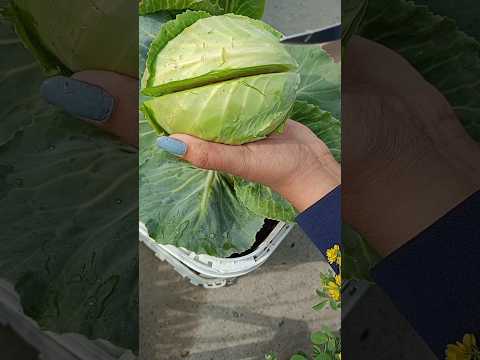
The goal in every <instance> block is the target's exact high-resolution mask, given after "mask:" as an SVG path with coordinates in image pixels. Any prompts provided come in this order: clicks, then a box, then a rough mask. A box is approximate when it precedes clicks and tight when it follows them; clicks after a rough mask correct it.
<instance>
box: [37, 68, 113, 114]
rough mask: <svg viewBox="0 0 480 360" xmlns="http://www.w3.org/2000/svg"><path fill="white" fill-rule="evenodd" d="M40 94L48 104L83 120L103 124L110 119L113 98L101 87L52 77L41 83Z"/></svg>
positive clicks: (65, 78) (67, 78) (60, 77)
mask: <svg viewBox="0 0 480 360" xmlns="http://www.w3.org/2000/svg"><path fill="white" fill-rule="evenodd" d="M40 93H41V95H42V96H43V98H44V99H45V100H47V101H48V102H49V103H50V104H53V105H57V106H59V107H61V108H62V109H63V110H64V111H66V112H67V113H69V114H71V115H73V116H76V117H79V118H84V119H89V120H93V121H97V122H104V121H107V120H108V119H110V117H111V115H112V111H113V106H114V99H113V97H112V96H111V95H110V94H108V93H107V92H106V91H105V90H103V89H102V88H101V87H99V86H96V85H92V84H88V83H85V82H83V81H80V80H76V79H72V78H69V77H65V76H54V77H51V78H49V79H47V80H45V81H44V82H43V83H42V86H41V88H40Z"/></svg>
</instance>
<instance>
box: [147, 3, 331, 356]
mask: <svg viewBox="0 0 480 360" xmlns="http://www.w3.org/2000/svg"><path fill="white" fill-rule="evenodd" d="M264 20H265V21H267V22H269V23H270V24H272V25H274V26H275V27H276V28H278V29H279V30H280V31H283V32H284V33H286V34H291V33H295V32H302V31H305V30H307V29H312V28H318V27H322V26H326V25H330V24H332V23H334V22H337V21H339V20H340V0H303V1H295V2H294V1H291V0H267V8H266V13H265V17H264ZM326 269H328V264H327V263H326V262H325V261H324V259H323V258H322V257H321V255H320V253H319V252H318V250H317V249H316V248H315V247H314V246H313V245H312V243H311V242H310V240H308V238H306V236H305V235H304V234H303V233H302V232H301V230H299V229H294V230H293V231H292V233H291V234H290V235H289V236H288V237H287V238H286V239H285V240H284V242H283V243H282V244H281V246H280V247H279V248H278V249H277V250H276V252H275V253H274V254H273V255H272V257H271V258H270V259H269V260H268V261H267V263H266V264H264V265H263V266H262V267H261V268H260V269H259V270H257V271H255V272H254V273H251V274H249V275H248V276H246V277H243V278H241V279H240V280H239V281H238V282H237V283H236V284H235V285H233V286H230V287H227V288H221V289H215V290H206V289H203V288H198V287H194V286H192V285H191V284H190V283H188V282H187V281H186V280H184V279H182V278H181V277H180V276H179V275H178V274H177V273H176V272H175V271H174V270H172V268H171V267H170V266H169V265H168V264H167V263H162V262H160V261H159V260H158V259H157V258H155V257H154V256H153V254H152V253H151V251H150V250H149V249H147V248H146V247H145V246H144V245H140V358H141V359H145V360H163V359H169V360H175V359H187V360H247V359H249V360H250V359H252V360H253V359H258V360H260V359H263V358H264V355H265V354H266V353H268V352H269V351H275V352H276V353H277V354H278V355H279V358H280V360H284V359H288V358H289V357H290V356H291V355H292V354H294V353H295V352H296V351H299V350H304V351H309V350H310V341H309V335H310V332H311V331H313V330H318V329H320V328H322V326H324V325H331V326H332V327H338V325H339V322H340V313H339V312H333V311H325V312H322V313H318V312H315V311H314V310H312V306H313V305H314V304H315V301H316V295H315V289H316V288H318V287H319V275H320V272H322V271H325V270H326Z"/></svg>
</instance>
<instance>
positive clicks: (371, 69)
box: [342, 37, 480, 255]
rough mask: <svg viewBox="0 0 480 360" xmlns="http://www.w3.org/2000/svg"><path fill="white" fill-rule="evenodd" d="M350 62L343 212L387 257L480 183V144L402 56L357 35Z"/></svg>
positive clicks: (345, 98)
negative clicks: (479, 144) (472, 138)
mask: <svg viewBox="0 0 480 360" xmlns="http://www.w3.org/2000/svg"><path fill="white" fill-rule="evenodd" d="M343 64H344V66H343V69H342V75H343V79H344V81H343V84H342V88H343V93H342V101H343V105H344V106H343V117H342V118H343V123H342V125H343V131H342V142H343V144H344V146H343V151H342V154H343V158H342V166H343V167H344V171H343V176H344V181H343V186H342V196H343V204H342V211H343V217H344V219H345V221H346V222H347V223H349V224H351V225H352V226H354V227H355V228H356V229H357V230H358V231H359V232H360V233H361V234H362V235H364V236H365V237H366V239H367V240H368V241H369V242H370V243H371V245H372V246H373V247H374V248H376V250H377V251H378V252H379V253H380V254H383V255H387V254H389V253H391V252H392V251H394V250H395V249H397V248H398V247H400V246H401V245H402V244H404V243H406V242H408V241H409V240H410V239H412V238H413V237H415V236H416V235H417V234H418V233H420V232H421V231H422V230H424V229H425V228H427V227H428V226H430V225H431V224H432V223H434V222H435V221H436V220H438V219H439V218H440V217H442V216H443V215H444V214H446V213H447V212H448V211H449V210H450V209H452V208H453V207H455V206H456V205H457V204H459V203H460V202H462V201H463V200H464V199H465V198H467V197H468V196H469V195H470V194H472V193H473V192H475V191H477V190H478V189H479V188H480V149H479V146H478V144H477V143H475V142H474V141H473V140H471V138H470V137H469V136H468V134H467V133H466V132H465V130H464V129H463V127H462V126H461V124H460V122H459V120H458V119H457V117H456V115H455V113H454V112H453V110H452V108H451V106H450V104H449V103H448V102H447V100H446V99H445V98H444V97H443V95H442V94H440V93H439V92H438V90H437V89H436V88H434V87H433V86H432V85H430V84H429V83H428V82H427V81H425V79H424V78H423V77H422V76H421V75H420V74H419V73H418V72H417V71H416V70H415V69H414V68H413V67H412V66H411V65H410V64H409V63H408V62H407V61H406V60H404V59H403V58H402V57H401V56H399V55H398V54H396V53H394V52H393V51H391V50H389V49H387V48H385V47H383V46H382V45H379V44H377V43H374V42H371V41H369V40H366V39H362V38H360V37H354V38H353V39H352V40H351V42H350V43H349V45H348V47H347V50H346V53H345V55H344V62H343Z"/></svg>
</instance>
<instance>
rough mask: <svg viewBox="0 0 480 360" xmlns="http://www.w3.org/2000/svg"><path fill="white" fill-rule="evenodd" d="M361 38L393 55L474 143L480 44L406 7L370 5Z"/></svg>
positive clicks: (479, 114) (478, 133) (398, 2)
mask: <svg viewBox="0 0 480 360" xmlns="http://www.w3.org/2000/svg"><path fill="white" fill-rule="evenodd" d="M361 34H362V35H363V36H365V37H367V38H369V39H371V40H374V41H377V42H379V43H381V44H383V45H385V46H387V47H388V48H390V49H393V50H395V51H397V52H398V53H399V54H401V55H402V56H403V57H404V58H405V59H407V60H408V61H409V62H410V63H411V64H412V65H413V66H414V67H415V68H416V69H417V70H418V71H419V72H420V73H421V74H422V75H423V76H424V77H425V79H426V80H428V81H429V82H430V83H431V84H433V85H434V86H436V87H437V88H438V89H439V90H440V92H442V93H443V94H444V95H445V96H446V97H447V99H448V101H449V102H450V104H451V105H452V107H453V109H454V110H455V112H456V114H457V115H458V117H459V118H460V120H461V121H462V123H463V125H464V127H465V129H466V130H467V131H468V133H469V134H470V135H471V136H472V137H473V138H474V139H475V140H477V141H480V120H479V119H480V107H479V106H478V104H480V82H479V81H478V79H479V77H480V55H479V54H480V45H479V43H478V42H477V41H475V40H474V39H473V38H471V37H468V36H467V35H465V34H464V33H463V32H460V31H458V29H457V27H456V24H455V22H454V21H452V20H450V19H447V18H444V17H441V16H437V15H433V14H432V13H431V12H430V11H429V10H428V8H426V7H421V6H415V5H414V4H413V3H411V2H405V1H403V0H392V1H389V2H388V5H387V4H386V3H385V2H384V1H380V0H370V2H369V7H368V12H367V16H366V18H365V20H364V23H363V24H362V29H361Z"/></svg>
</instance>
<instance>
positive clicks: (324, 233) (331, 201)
mask: <svg viewBox="0 0 480 360" xmlns="http://www.w3.org/2000/svg"><path fill="white" fill-rule="evenodd" d="M297 223H298V225H300V227H301V228H302V229H303V231H305V233H306V234H307V235H308V237H309V238H310V239H311V240H312V241H313V243H314V244H315V245H316V246H317V247H318V249H319V250H320V251H321V252H322V254H323V255H324V256H326V252H327V250H328V249H330V248H332V247H333V246H334V245H341V188H340V186H338V187H337V188H335V189H334V190H332V191H331V192H330V193H328V194H327V195H326V196H325V197H323V198H322V199H321V200H319V201H318V202H317V203H316V204H314V205H313V206H311V207H310V208H308V209H307V210H305V211H304V212H303V213H301V214H300V215H298V216H297ZM332 269H333V270H334V271H335V273H337V274H338V271H339V269H338V265H336V264H333V265H332Z"/></svg>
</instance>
